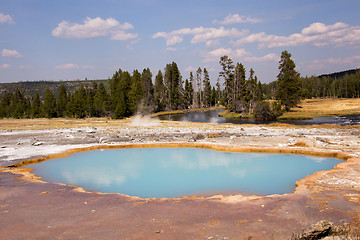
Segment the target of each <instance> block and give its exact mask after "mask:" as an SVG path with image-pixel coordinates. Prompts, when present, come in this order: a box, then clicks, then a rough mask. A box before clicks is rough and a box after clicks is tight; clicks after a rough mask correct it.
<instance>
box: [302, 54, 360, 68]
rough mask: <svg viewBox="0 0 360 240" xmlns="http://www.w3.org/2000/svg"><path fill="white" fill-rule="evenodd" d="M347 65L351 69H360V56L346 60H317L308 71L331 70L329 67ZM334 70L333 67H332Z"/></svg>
mask: <svg viewBox="0 0 360 240" xmlns="http://www.w3.org/2000/svg"><path fill="white" fill-rule="evenodd" d="M332 65H333V66H334V65H335V66H339V65H346V66H347V67H349V68H353V67H354V68H358V67H360V56H352V57H346V58H333V57H331V58H327V59H315V60H313V61H312V62H311V63H310V64H309V65H308V67H307V68H306V69H308V70H309V71H317V70H322V69H326V68H329V66H332ZM332 68H333V67H332Z"/></svg>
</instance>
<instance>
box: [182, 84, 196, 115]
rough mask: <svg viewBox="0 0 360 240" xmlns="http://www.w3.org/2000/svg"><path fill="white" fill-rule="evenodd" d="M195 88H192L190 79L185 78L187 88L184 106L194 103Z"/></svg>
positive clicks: (187, 106)
mask: <svg viewBox="0 0 360 240" xmlns="http://www.w3.org/2000/svg"><path fill="white" fill-rule="evenodd" d="M193 95H194V90H193V88H192V84H191V82H189V80H188V79H186V80H185V90H184V108H185V109H187V108H189V107H190V106H191V105H192V101H193Z"/></svg>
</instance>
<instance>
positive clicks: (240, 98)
mask: <svg viewBox="0 0 360 240" xmlns="http://www.w3.org/2000/svg"><path fill="white" fill-rule="evenodd" d="M234 74H235V83H234V93H235V95H234V96H233V98H234V111H235V112H238V113H243V112H247V111H248V108H249V104H248V102H249V100H248V99H249V92H248V89H247V87H246V76H245V75H246V70H245V67H244V65H243V64H241V63H237V64H236V67H235V73H234Z"/></svg>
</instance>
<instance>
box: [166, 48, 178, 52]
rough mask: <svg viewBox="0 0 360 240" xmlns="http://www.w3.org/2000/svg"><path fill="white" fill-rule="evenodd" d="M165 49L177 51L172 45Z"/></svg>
mask: <svg viewBox="0 0 360 240" xmlns="http://www.w3.org/2000/svg"><path fill="white" fill-rule="evenodd" d="M166 50H168V51H172V52H176V51H177V49H176V48H173V47H167V48H166Z"/></svg>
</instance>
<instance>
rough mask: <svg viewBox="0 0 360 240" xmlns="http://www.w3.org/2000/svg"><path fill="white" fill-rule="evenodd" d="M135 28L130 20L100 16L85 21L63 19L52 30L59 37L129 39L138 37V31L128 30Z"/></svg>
mask: <svg viewBox="0 0 360 240" xmlns="http://www.w3.org/2000/svg"><path fill="white" fill-rule="evenodd" d="M132 29H134V26H133V25H132V24H130V23H128V22H125V23H123V24H121V23H120V22H118V21H117V20H115V19H114V18H107V19H102V18H100V17H96V18H90V17H87V18H86V19H84V21H83V23H80V24H79V23H69V22H67V21H62V22H60V23H59V24H58V26H57V27H56V28H55V29H54V30H53V31H52V35H53V36H54V37H57V38H70V39H86V38H97V37H104V36H110V39H111V40H120V41H127V40H132V39H136V38H137V37H138V34H137V33H129V32H126V31H128V30H132Z"/></svg>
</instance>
